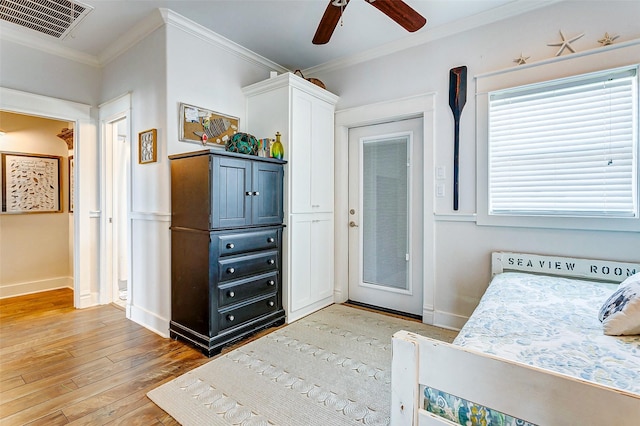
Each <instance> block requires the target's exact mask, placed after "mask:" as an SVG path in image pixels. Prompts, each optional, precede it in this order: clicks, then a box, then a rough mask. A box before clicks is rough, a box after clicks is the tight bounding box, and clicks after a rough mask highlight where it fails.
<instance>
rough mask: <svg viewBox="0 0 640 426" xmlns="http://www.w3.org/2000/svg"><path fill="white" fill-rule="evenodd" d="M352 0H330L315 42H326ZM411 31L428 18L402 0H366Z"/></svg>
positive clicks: (314, 37) (422, 24)
mask: <svg viewBox="0 0 640 426" xmlns="http://www.w3.org/2000/svg"><path fill="white" fill-rule="evenodd" d="M349 1H350V0H330V1H329V5H328V6H327V9H326V10H325V11H324V15H322V19H321V20H320V23H319V24H318V29H317V30H316V34H315V35H314V36H313V44H326V43H328V42H329V39H331V35H332V34H333V31H334V30H335V28H336V25H337V24H338V21H339V20H340V17H341V16H342V13H343V12H344V9H345V8H346V7H347V5H348V4H349ZM365 1H366V2H367V3H369V4H370V5H371V6H373V7H375V8H376V9H378V10H379V11H380V12H382V13H384V14H385V15H387V16H388V17H389V18H391V19H393V20H394V21H396V22H397V23H398V24H400V26H401V27H403V28H404V29H406V30H407V31H409V32H414V31H417V30H419V29H420V28H422V27H423V26H424V24H426V23H427V20H426V19H425V18H424V17H423V16H422V15H420V14H419V13H418V12H416V11H415V10H413V9H412V8H411V6H409V5H408V4H406V3H405V2H403V1H402V0H365Z"/></svg>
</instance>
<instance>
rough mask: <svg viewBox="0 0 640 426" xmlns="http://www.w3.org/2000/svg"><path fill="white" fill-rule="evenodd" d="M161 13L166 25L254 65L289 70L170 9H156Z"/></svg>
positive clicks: (281, 70)
mask: <svg viewBox="0 0 640 426" xmlns="http://www.w3.org/2000/svg"><path fill="white" fill-rule="evenodd" d="M158 10H159V11H160V13H161V14H162V17H163V19H164V22H165V23H166V24H167V25H171V26H173V27H175V28H178V29H181V30H182V31H184V32H186V33H188V34H190V35H192V36H194V37H197V38H199V39H201V40H203V41H205V42H208V43H212V44H215V45H216V46H218V47H221V48H222V49H224V50H226V51H227V52H230V53H232V54H234V55H236V56H237V57H239V58H241V59H244V60H246V61H247V62H251V63H253V64H255V65H259V66H264V67H267V68H269V69H271V70H273V71H278V72H280V73H285V72H290V70H288V69H287V68H285V67H283V66H282V65H279V64H277V63H275V62H273V61H271V60H269V59H267V58H265V57H264V56H260V55H258V54H257V53H255V52H253V51H251V50H249V49H247V48H246V47H243V46H241V45H239V44H238V43H235V42H233V41H231V40H229V39H228V38H225V37H223V36H221V35H220V34H218V33H216V32H213V31H211V30H210V29H208V28H205V27H203V26H202V25H200V24H198V23H196V22H194V21H192V20H190V19H188V18H185V17H184V16H182V15H180V14H177V13H175V12H173V11H172V10H170V9H164V8H161V9H158Z"/></svg>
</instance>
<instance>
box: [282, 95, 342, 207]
mask: <svg viewBox="0 0 640 426" xmlns="http://www.w3.org/2000/svg"><path fill="white" fill-rule="evenodd" d="M291 103H292V112H293V116H294V117H293V120H292V136H291V140H292V141H293V144H292V146H291V157H290V158H291V168H290V171H291V193H292V194H295V197H292V199H291V213H316V212H332V211H333V151H334V149H333V132H334V130H333V129H334V126H333V116H334V106H333V105H332V104H329V103H327V102H320V101H319V100H318V99H317V98H316V97H314V96H312V95H310V94H308V93H305V92H302V91H300V90H294V91H293V93H292V102H291ZM294 163H295V164H294Z"/></svg>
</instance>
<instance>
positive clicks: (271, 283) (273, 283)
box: [267, 280, 276, 285]
mask: <svg viewBox="0 0 640 426" xmlns="http://www.w3.org/2000/svg"><path fill="white" fill-rule="evenodd" d="M267 284H268V285H276V282H275V281H274V280H269V282H267Z"/></svg>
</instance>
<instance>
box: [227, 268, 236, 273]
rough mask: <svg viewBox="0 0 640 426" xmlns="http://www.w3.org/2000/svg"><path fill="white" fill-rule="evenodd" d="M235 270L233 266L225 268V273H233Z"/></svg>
mask: <svg viewBox="0 0 640 426" xmlns="http://www.w3.org/2000/svg"><path fill="white" fill-rule="evenodd" d="M235 271H236V270H235V269H233V268H227V274H233V273H234V272H235Z"/></svg>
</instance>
